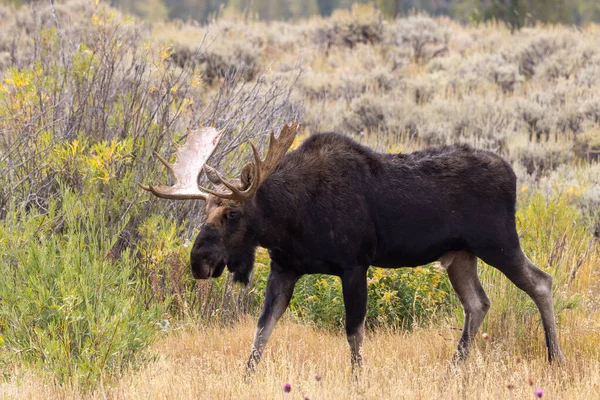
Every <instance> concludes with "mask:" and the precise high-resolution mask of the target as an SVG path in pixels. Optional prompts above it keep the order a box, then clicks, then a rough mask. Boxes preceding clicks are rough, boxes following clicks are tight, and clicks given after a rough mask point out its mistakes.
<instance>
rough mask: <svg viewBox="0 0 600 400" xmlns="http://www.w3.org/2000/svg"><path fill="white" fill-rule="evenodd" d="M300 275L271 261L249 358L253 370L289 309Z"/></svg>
mask: <svg viewBox="0 0 600 400" xmlns="http://www.w3.org/2000/svg"><path fill="white" fill-rule="evenodd" d="M299 277H300V276H299V275H298V274H297V273H295V272H290V271H285V270H282V269H281V267H280V266H279V265H278V264H276V263H271V272H270V273H269V277H268V278H267V290H266V294H265V304H264V306H263V310H262V313H261V315H260V318H259V319H258V326H257V328H256V333H255V335H254V343H253V344H252V352H251V353H250V358H249V359H248V370H250V371H253V370H254V368H255V367H256V365H257V364H258V362H259V361H260V357H261V356H262V352H263V350H264V348H265V345H266V344H267V341H268V340H269V337H270V336H271V333H272V332H273V328H274V327H275V324H276V323H277V321H279V318H281V316H282V315H283V313H284V312H285V310H286V309H287V306H288V304H289V303H290V299H291V298H292V294H293V293H294V286H295V285H296V282H297V281H298V278H299Z"/></svg>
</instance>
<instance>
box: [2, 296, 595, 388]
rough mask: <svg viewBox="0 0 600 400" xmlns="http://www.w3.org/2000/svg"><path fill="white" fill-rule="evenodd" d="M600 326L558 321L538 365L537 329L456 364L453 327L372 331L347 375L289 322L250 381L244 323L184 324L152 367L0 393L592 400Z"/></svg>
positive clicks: (499, 340) (311, 336)
mask: <svg viewBox="0 0 600 400" xmlns="http://www.w3.org/2000/svg"><path fill="white" fill-rule="evenodd" d="M492 302H493V299H492ZM492 308H493V305H492ZM599 323H600V321H599V320H598V317H597V316H590V315H588V316H585V315H581V314H580V313H574V314H573V315H569V316H568V317H567V318H565V320H564V321H563V322H562V324H561V344H562V347H563V351H564V353H565V355H566V357H567V364H566V365H564V366H549V365H548V364H547V363H546V361H545V349H544V347H543V343H542V340H543V338H542V335H541V327H540V326H539V324H537V325H534V326H532V327H530V328H531V330H530V331H531V335H529V336H528V337H527V338H524V339H520V340H516V338H510V337H494V336H491V337H490V338H489V340H487V341H486V340H483V339H481V338H478V340H477V342H476V346H475V348H474V351H473V353H472V354H471V357H470V359H469V360H468V362H467V363H466V364H465V365H463V366H461V367H452V366H451V364H450V363H449V359H450V357H451V355H452V352H453V350H454V346H455V342H456V340H457V338H458V331H457V329H456V326H452V325H450V324H449V323H447V322H446V323H442V324H439V323H436V327H429V328H427V327H421V328H417V329H415V330H414V331H412V332H397V331H392V330H387V329H380V330H377V331H376V332H372V333H369V334H367V336H366V339H365V347H364V357H365V366H364V369H363V371H362V373H361V374H360V375H359V377H358V378H357V379H355V377H354V376H353V375H352V374H351V372H350V368H349V351H348V347H347V344H346V340H345V336H344V335H342V334H341V333H338V334H336V333H331V332H329V331H324V330H322V329H317V328H312V327H310V326H307V325H301V324H297V323H293V322H289V321H284V322H283V323H281V324H280V325H279V326H278V327H277V329H276V331H275V334H274V336H273V338H272V340H271V342H270V343H269V346H268V350H267V352H266V353H265V358H264V360H263V362H262V364H261V365H260V367H259V368H258V369H257V371H256V373H255V375H254V376H251V377H246V376H245V374H244V372H245V370H244V367H245V361H246V357H247V356H248V350H249V344H250V342H251V337H252V335H253V331H254V320H253V319H249V318H248V319H245V320H243V321H240V322H239V323H236V324H233V326H227V327H214V326H209V327H203V328H197V327H196V328H194V327H186V328H184V327H182V328H181V329H179V330H178V331H177V332H173V333H171V334H169V335H168V336H167V337H165V338H163V339H161V340H160V341H159V342H158V343H156V345H155V346H154V348H153V350H154V351H155V352H156V353H157V354H158V355H159V358H158V360H157V361H156V362H154V363H152V364H151V365H149V366H148V367H146V368H143V369H141V370H139V371H134V372H130V373H126V374H124V376H122V377H120V378H119V379H117V380H116V381H114V382H113V383H111V384H110V385H101V386H100V387H99V388H98V389H96V390H95V391H94V392H93V393H87V394H85V395H83V394H82V393H81V392H78V391H77V390H76V389H75V390H73V389H72V388H68V387H64V386H63V387H61V386H57V385H55V384H52V383H48V382H47V381H44V380H43V379H41V377H40V376H37V375H31V374H27V373H26V374H24V375H23V376H21V377H20V378H19V379H18V380H17V381H9V382H5V383H3V384H2V385H1V386H0V393H2V397H3V398H20V399H48V398H65V399H66V398H84V397H86V398H97V399H103V398H109V399H197V398H211V399H213V398H215V399H216V398H219V399H305V398H309V399H511V398H514V399H527V398H536V395H535V390H536V389H542V390H543V398H548V399H594V398H598V396H599V395H600V362H599V359H600V346H598V343H600V333H599V330H598V324H599ZM440 325H441V326H440ZM286 383H289V384H290V385H291V386H292V390H291V392H289V393H285V392H284V390H283V387H284V385H285V384H286Z"/></svg>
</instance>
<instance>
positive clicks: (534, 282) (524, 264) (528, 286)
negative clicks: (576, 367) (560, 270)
mask: <svg viewBox="0 0 600 400" xmlns="http://www.w3.org/2000/svg"><path fill="white" fill-rule="evenodd" d="M484 261H486V260H485V259H484ZM490 261H491V262H488V264H490V265H492V266H494V267H496V268H498V269H499V270H500V271H501V272H502V273H503V274H504V275H506V277H507V278H508V279H510V280H511V281H512V282H513V283H514V284H515V285H516V286H517V287H518V288H519V289H521V290H523V291H524V292H525V293H527V294H528V295H529V297H531V299H532V300H533V302H534V303H535V305H536V306H537V308H538V310H539V311H540V314H541V316H542V325H543V326H544V335H545V337H546V346H547V348H548V361H549V362H553V361H558V362H560V363H563V362H564V361H565V358H564V357H563V354H562V352H561V350H560V346H559V344H558V335H557V333H556V321H555V319H554V305H553V302H552V276H550V274H548V273H546V272H544V271H542V270H541V269H540V268H538V267H537V266H536V265H535V264H534V263H533V262H531V260H529V258H527V256H526V255H525V254H524V253H523V251H522V250H521V249H520V248H518V249H517V250H516V252H514V255H513V256H512V257H494V258H492V259H491V260H490ZM486 262H487V261H486Z"/></svg>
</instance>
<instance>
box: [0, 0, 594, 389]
mask: <svg viewBox="0 0 600 400" xmlns="http://www.w3.org/2000/svg"><path fill="white" fill-rule="evenodd" d="M0 16H1V18H0V26H1V27H2V29H1V33H0V74H2V79H3V80H2V83H1V86H0V139H1V143H0V166H1V167H2V170H3V174H2V177H0V218H1V219H0V248H1V249H2V251H1V252H0V253H1V254H0V271H1V277H0V299H1V304H0V345H1V346H2V348H1V351H0V368H1V371H2V375H3V378H2V382H1V383H0V394H1V396H2V397H7V398H83V397H86V398H87V397H90V398H197V397H205V398H305V397H308V398H311V399H317V398H511V397H514V398H527V397H528V396H529V397H534V396H535V394H534V390H535V389H537V388H542V389H543V390H544V397H545V398H584V397H588V398H595V397H598V395H599V393H600V350H599V349H600V333H599V332H600V302H599V301H598V300H597V299H598V294H599V291H600V287H599V279H598V278H599V277H598V266H599V265H600V264H599V262H600V248H599V246H598V236H599V235H600V212H599V209H600V164H599V161H598V160H599V158H600V48H599V47H598V45H597V44H598V43H600V27H598V26H597V25H588V26H583V27H578V28H575V27H566V26H538V27H535V28H526V29H522V30H520V31H516V32H514V33H511V32H510V30H509V29H506V28H504V27H503V26H500V25H493V24H489V25H479V26H462V25H460V24H457V23H455V22H453V21H451V20H449V19H446V18H437V19H432V18H430V17H427V16H423V15H413V16H409V17H406V18H400V19H397V20H389V19H385V18H383V17H382V15H381V14H380V13H379V12H378V11H376V10H375V9H373V8H372V7H370V6H365V5H362V6H356V7H354V8H353V9H352V10H351V11H338V12H336V13H334V15H333V16H332V17H330V18H325V19H323V18H318V17H315V18H312V19H309V20H303V21H298V22H293V23H284V22H270V23H265V22H259V21H252V20H247V19H246V20H245V19H236V18H229V19H219V20H216V21H213V22H212V23H211V24H209V25H207V26H198V25H195V24H191V23H183V22H180V21H174V22H169V23H155V24H150V23H148V22H142V21H138V20H136V19H133V18H131V17H128V16H126V15H122V14H121V13H119V12H116V11H115V10H112V9H110V8H108V7H106V6H104V5H103V4H95V3H88V2H85V1H79V0H74V1H70V2H67V3H61V4H57V5H56V6H55V8H54V9H53V8H51V7H49V6H46V5H40V4H39V3H38V4H35V5H33V6H28V7H22V8H20V9H13V8H10V7H0ZM295 118H299V119H300V120H301V121H302V123H303V126H304V130H303V134H302V137H301V138H300V139H303V138H305V137H307V136H308V135H310V134H311V133H314V132H317V131H327V130H334V131H338V132H341V133H345V134H348V135H351V136H352V137H354V138H356V139H357V140H359V141H361V142H363V143H365V144H368V145H370V146H371V147H373V148H375V149H377V150H380V151H390V152H408V151H413V150H416V149H419V148H422V147H425V146H432V145H437V144H444V143H453V142H467V143H470V144H473V145H475V146H478V147H483V148H487V149H491V150H493V151H496V152H498V153H499V154H501V155H502V156H504V157H506V158H507V159H508V160H510V161H511V163H512V164H513V166H514V168H515V171H516V172H517V175H518V178H519V188H518V190H519V211H518V229H519V232H520V233H521V235H522V240H523V246H524V248H525V251H526V253H527V254H528V255H529V257H530V258H531V259H532V260H534V261H535V262H536V263H537V264H538V265H539V266H540V267H542V268H543V269H545V270H547V271H549V272H550V273H552V274H553V275H554V277H555V293H554V297H555V303H556V305H555V307H556V309H557V313H558V319H559V330H560V338H561V345H562V347H563V350H564V352H565V356H566V357H567V360H568V363H567V365H566V366H565V367H563V368H556V367H553V366H552V367H550V366H547V365H546V363H545V357H544V347H543V338H542V336H543V335H542V332H541V325H540V323H539V314H538V313H537V311H536V310H535V308H534V306H533V304H532V302H531V301H530V300H529V299H527V298H525V296H523V295H522V294H520V293H518V291H517V290H516V289H515V288H514V287H511V285H510V284H509V283H508V282H507V280H506V279H505V278H504V277H503V276H501V275H500V274H499V273H497V272H496V271H494V270H492V269H491V268H490V267H487V266H484V265H482V266H481V268H480V275H481V280H482V282H483V285H484V287H485V288H486V290H487V292H488V294H489V297H490V299H491V300H492V308H491V310H490V313H489V315H488V317H487V318H486V320H485V322H484V325H483V327H482V332H487V333H488V334H489V337H490V340H489V341H486V340H483V339H479V340H478V343H477V350H476V351H475V352H474V353H473V355H472V357H471V358H470V360H469V361H468V362H467V364H466V365H465V366H464V367H461V368H458V369H452V368H450V365H449V362H448V361H449V359H450V357H451V353H452V350H453V348H454V346H455V344H456V341H457V340H458V336H459V331H458V330H457V328H458V327H460V326H461V321H462V312H461V310H460V306H459V303H458V301H457V299H456V298H455V296H454V294H453V292H452V290H451V288H450V287H449V284H448V282H447V278H446V276H445V273H444V272H443V271H442V270H440V269H439V268H437V267H436V266H435V265H433V266H427V267H424V268H417V269H415V270H395V271H385V270H372V271H371V272H370V275H369V296H370V299H369V319H368V324H369V327H370V328H371V330H370V331H369V333H368V335H367V338H366V345H365V362H366V367H365V370H364V372H363V375H362V376H361V378H360V379H359V380H358V382H356V381H354V379H353V378H352V377H351V376H349V374H348V368H347V367H348V365H349V362H348V361H349V352H348V349H347V344H346V340H345V338H344V337H343V335H342V333H341V332H342V330H341V329H340V327H341V326H342V324H343V312H342V309H343V308H342V303H341V293H340V285H339V282H338V281H337V280H336V279H334V278H331V277H324V276H315V277H307V278H303V280H302V281H301V282H300V283H299V285H298V287H297V289H296V293H295V296H294V299H293V301H292V304H291V307H290V310H289V312H288V313H287V321H284V323H282V324H281V325H280V326H278V328H277V329H276V330H275V333H274V337H273V339H272V342H271V343H270V344H269V346H268V350H267V356H266V359H265V362H264V363H263V364H261V366H260V368H259V369H258V372H257V374H256V376H254V377H252V378H249V379H246V380H245V379H243V364H244V361H245V358H246V357H247V355H248V354H247V353H248V352H249V348H250V342H251V338H252V332H253V327H254V323H255V318H253V317H252V316H256V315H257V312H258V310H259V307H260V302H261V299H262V296H263V295H264V293H263V292H264V285H265V279H266V274H267V271H268V257H267V255H266V253H265V252H260V253H259V256H258V258H257V264H256V270H255V275H254V278H253V281H252V283H251V285H250V286H249V287H248V288H241V287H233V286H232V284H231V281H230V279H229V278H222V279H221V280H219V281H214V282H193V281H192V280H191V278H190V276H189V271H188V270H187V268H188V267H187V257H188V254H187V253H188V251H189V241H190V240H191V239H193V235H194V233H195V232H196V227H197V226H198V225H199V222H200V221H201V219H202V215H201V209H202V204H198V203H194V202H181V203H174V202H169V201H162V200H156V199H151V198H148V197H147V196H146V195H145V194H143V193H141V192H140V191H139V190H138V189H137V187H136V183H137V182H141V181H144V182H147V181H151V180H159V179H164V178H165V175H164V171H163V170H161V169H160V168H159V167H158V166H157V165H155V164H156V163H155V162H154V161H153V159H152V151H153V150H157V151H159V152H160V153H163V154H170V152H171V147H172V144H173V141H180V140H182V139H184V135H185V128H187V127H190V126H195V125H202V124H215V125H216V126H217V127H218V128H220V129H224V130H225V131H226V138H225V140H224V142H223V143H222V144H221V145H220V147H219V148H218V150H217V153H216V155H215V157H214V158H213V160H212V164H213V165H214V166H216V167H220V168H221V169H222V170H224V171H225V172H227V173H229V174H231V175H233V174H235V173H236V172H237V171H238V170H239V166H240V165H241V164H242V162H243V161H244V160H245V159H247V156H248V155H249V154H248V152H247V150H248V147H247V145H246V144H245V142H246V141H247V139H249V138H252V139H254V140H256V141H258V142H259V143H260V144H261V145H263V146H264V144H265V143H264V139H265V137H266V135H267V134H268V133H269V131H270V130H271V129H273V128H275V129H276V128H277V127H278V126H280V125H281V124H282V123H283V122H284V121H289V120H292V119H295ZM247 314H250V316H248V315H247ZM315 375H319V376H320V378H321V379H320V380H317V379H315ZM530 381H531V384H530ZM285 383H290V384H291V385H292V391H291V392H290V393H284V392H283V390H282V387H283V384H285Z"/></svg>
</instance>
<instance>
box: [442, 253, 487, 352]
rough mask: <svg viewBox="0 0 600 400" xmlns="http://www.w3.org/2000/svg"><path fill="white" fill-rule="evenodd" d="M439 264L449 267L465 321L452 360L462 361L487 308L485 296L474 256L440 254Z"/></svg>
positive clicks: (467, 254)
mask: <svg viewBox="0 0 600 400" xmlns="http://www.w3.org/2000/svg"><path fill="white" fill-rule="evenodd" d="M440 262H441V263H442V266H443V267H444V268H446V269H447V270H448V277H449V278H450V283H451V284H452V287H453V288H454V291H455V292H456V294H457V295H458V298H459V300H460V302H461V304H462V306H463V310H464V315H465V322H464V326H463V331H462V335H461V337H460V341H459V342H458V348H457V349H456V353H455V354H454V357H453V361H454V363H458V362H462V361H464V360H465V359H466V358H467V355H468V354H469V348H470V347H471V343H472V342H473V339H474V337H475V335H476V334H477V331H478V330H479V326H480V325H481V322H482V321H483V318H484V317H485V315H486V314H487V312H488V310H489V308H490V300H489V299H488V297H487V295H486V294H485V291H484V290H483V287H482V286H481V282H480V281H479V277H478V276H477V258H476V257H475V256H474V255H472V254H469V253H466V252H453V253H448V254H445V255H444V256H442V258H440Z"/></svg>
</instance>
